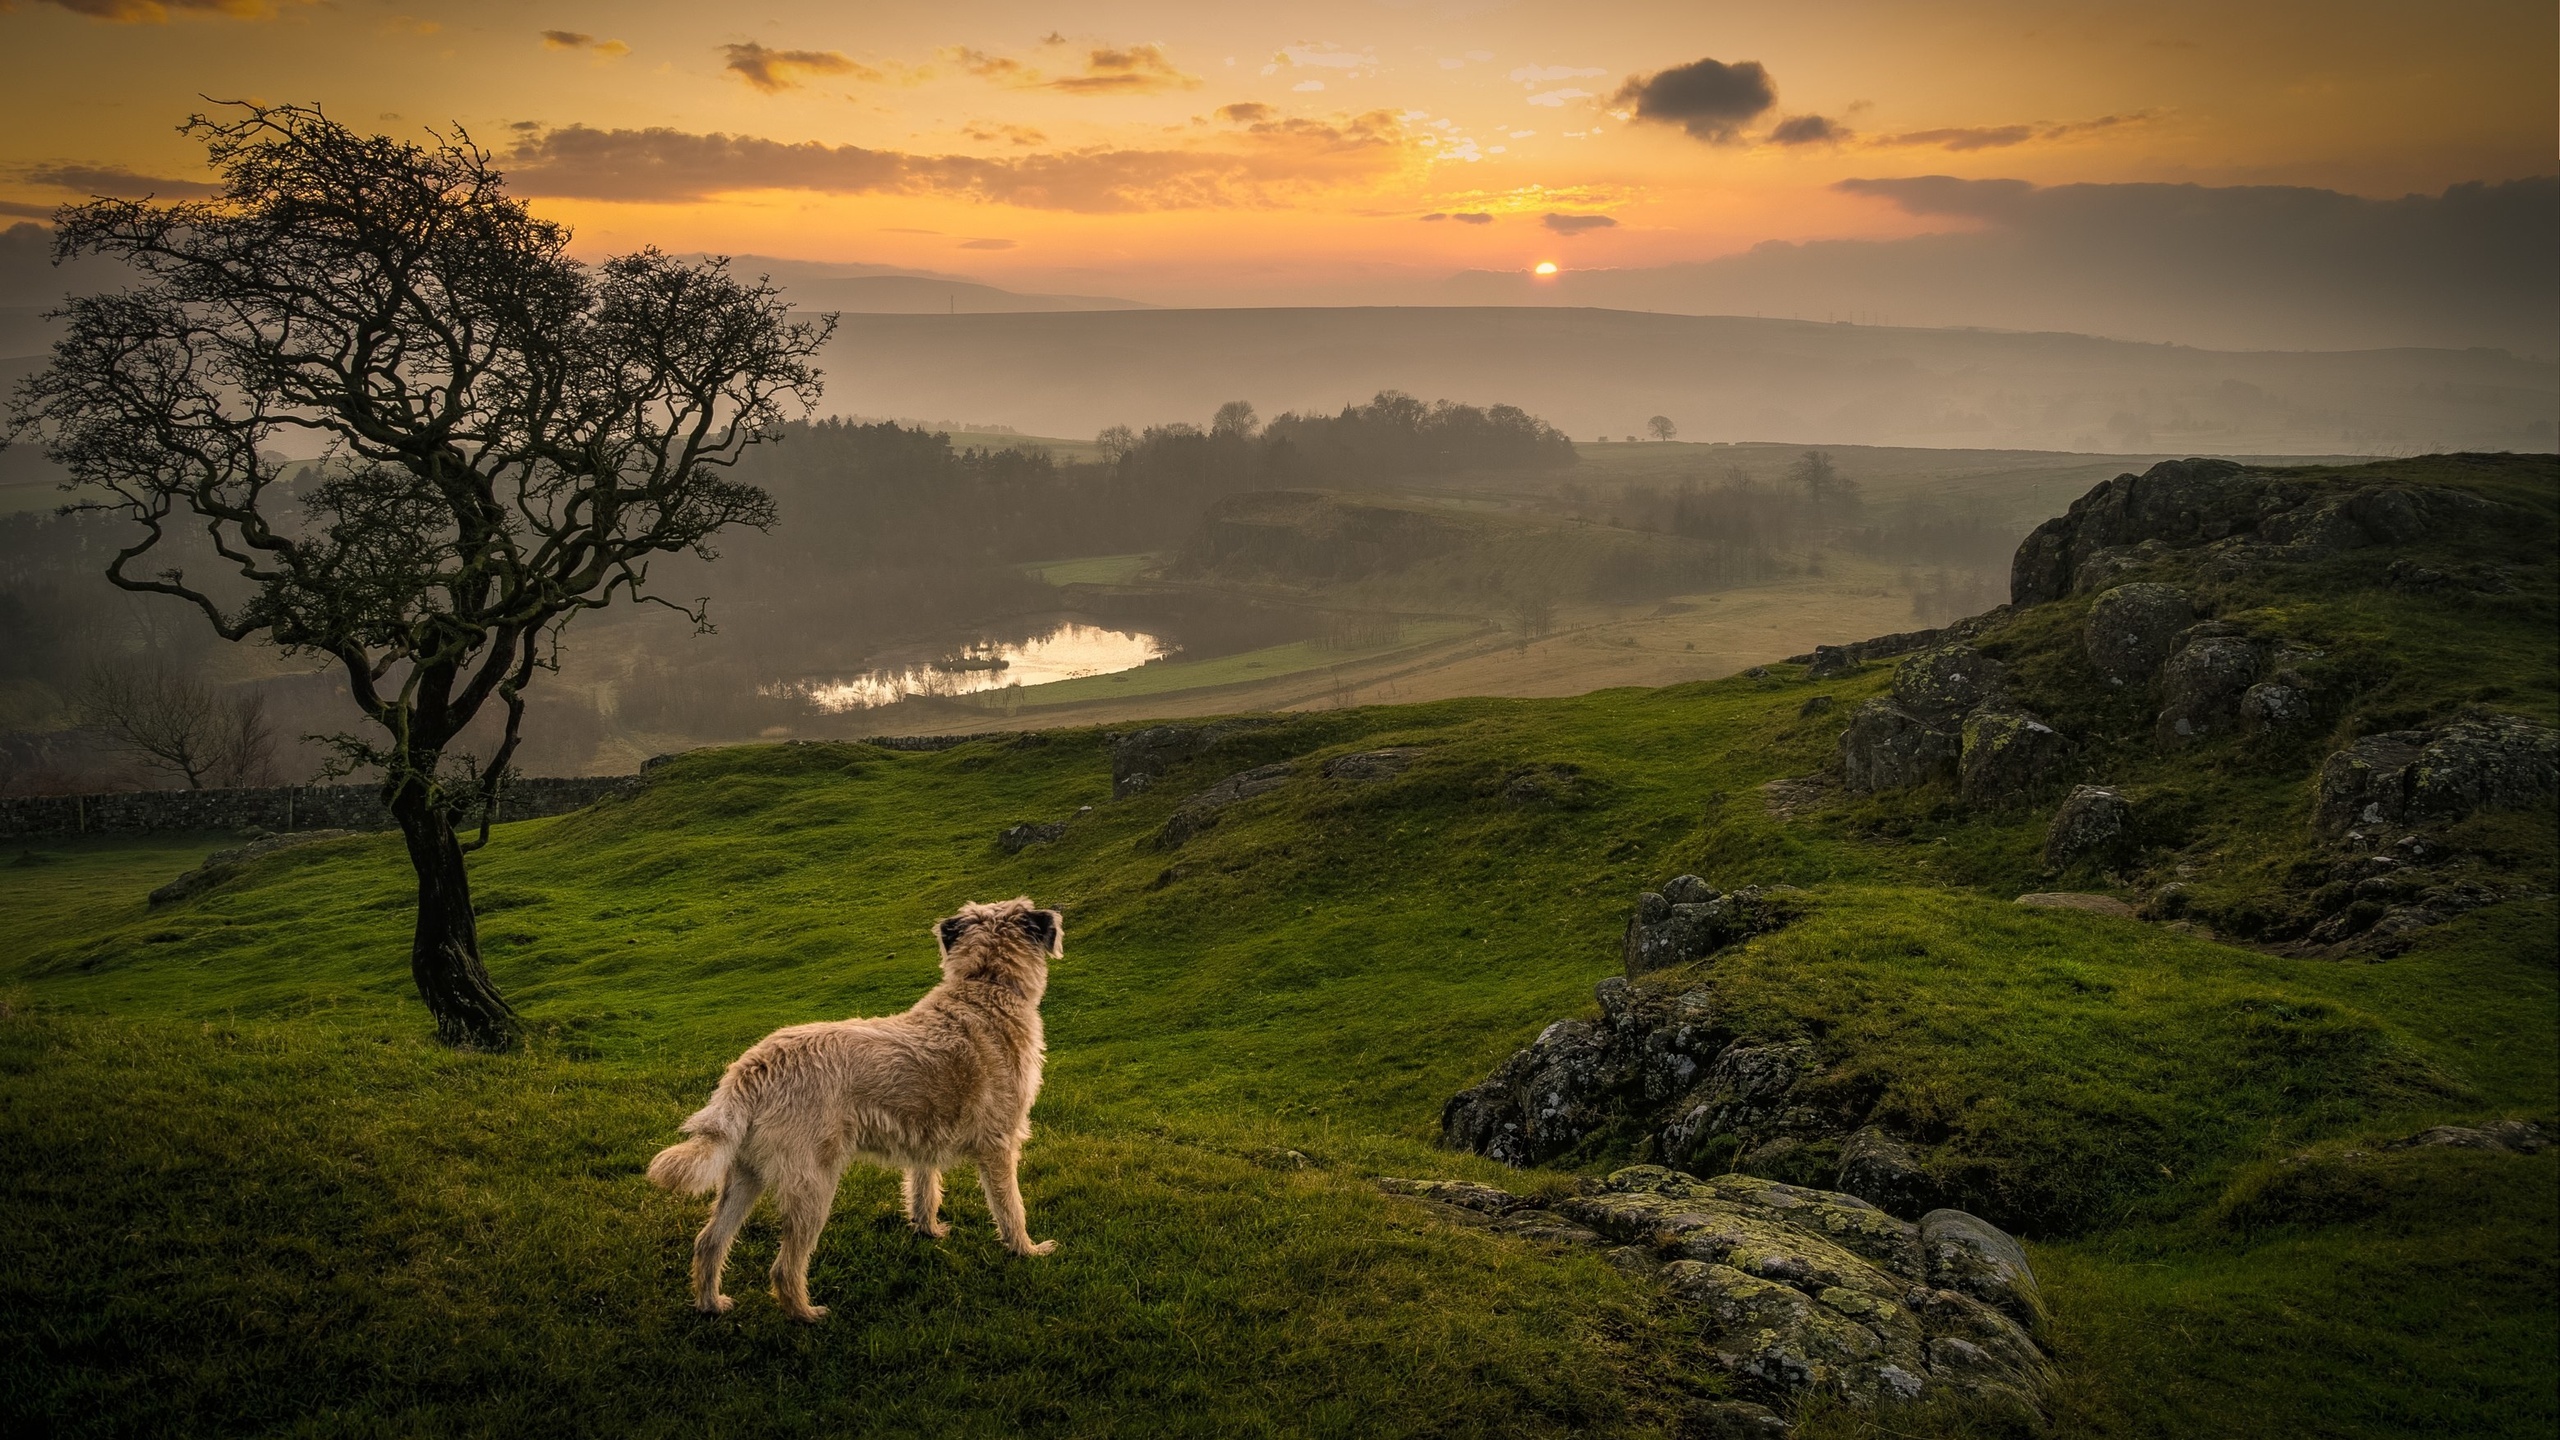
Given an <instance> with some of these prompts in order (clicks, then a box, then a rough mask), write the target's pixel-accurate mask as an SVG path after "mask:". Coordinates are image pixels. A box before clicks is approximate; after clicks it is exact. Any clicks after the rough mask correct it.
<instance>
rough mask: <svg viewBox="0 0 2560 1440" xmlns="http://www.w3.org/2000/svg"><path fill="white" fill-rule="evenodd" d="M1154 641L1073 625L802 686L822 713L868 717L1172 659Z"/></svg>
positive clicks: (1168, 649) (1166, 649)
mask: <svg viewBox="0 0 2560 1440" xmlns="http://www.w3.org/2000/svg"><path fill="white" fill-rule="evenodd" d="M1172 651H1173V647H1172V646H1170V645H1167V644H1166V643H1165V642H1164V641H1162V640H1159V639H1158V638H1156V637H1155V636H1153V635H1146V634H1139V633H1136V632H1132V631H1127V630H1106V629H1104V628H1103V627H1101V626H1099V625H1079V624H1075V623H1072V622H1070V623H1067V624H1063V625H1060V626H1058V627H1057V628H1056V629H1054V630H1051V631H1050V632H1048V633H1047V634H1045V635H1035V636H1033V637H1032V638H1030V639H1028V640H1019V641H1007V642H1003V643H988V644H980V645H971V646H969V647H967V648H966V649H964V650H962V651H961V652H960V653H959V654H958V655H957V656H954V657H953V658H951V659H948V660H936V661H931V662H928V663H926V664H922V665H911V666H907V667H905V668H903V669H897V670H871V671H866V672H865V673H863V674H860V675H856V676H853V677H851V678H849V679H844V680H824V681H812V682H806V683H804V684H802V685H800V686H798V687H795V688H797V689H799V690H800V691H801V693H803V694H805V695H807V696H808V697H809V699H810V700H811V701H813V702H815V703H816V704H817V705H818V707H819V708H820V709H824V710H867V709H870V708H871V707H873V706H875V705H895V704H897V703H898V702H899V701H901V700H904V699H907V698H909V697H910V696H916V695H972V694H976V693H977V692H979V691H982V690H1001V689H1003V688H1004V687H1006V686H1008V685H1045V684H1047V683H1049V682H1050V681H1052V680H1075V679H1079V678H1081V677H1083V676H1086V675H1108V674H1111V673H1112V672H1114V671H1117V670H1135V669H1136V668H1138V667H1139V666H1141V665H1144V664H1146V663H1147V662H1148V661H1150V660H1157V659H1162V658H1163V657H1164V656H1166V655H1168V654H1171V653H1172Z"/></svg>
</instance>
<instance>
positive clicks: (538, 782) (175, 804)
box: [0, 775, 641, 840]
mask: <svg viewBox="0 0 2560 1440" xmlns="http://www.w3.org/2000/svg"><path fill="white" fill-rule="evenodd" d="M640 784H641V780H640V777H639V776H637V775H597V776H578V777H572V778H566V779H526V780H518V781H515V782H514V783H513V784H510V785H509V786H508V787H507V792H506V795H505V796H504V797H503V798H502V799H501V800H500V801H499V805H498V818H499V819H501V820H530V819H533V818H535V817H537V816H542V815H562V814H566V813H568V812H569V811H571V810H577V809H582V808H584V807H586V806H588V805H592V804H594V803H595V802H596V801H598V800H601V799H603V798H604V797H606V796H608V795H627V794H630V793H631V792H633V791H635V790H638V789H639V788H640ZM468 823H469V824H473V825H477V824H479V823H480V817H479V814H478V812H477V811H476V810H475V811H474V812H473V813H472V814H471V815H470V816H469V817H468ZM390 828H391V814H390V812H389V811H387V810H385V809H383V808H382V793H381V791H380V790H378V789H376V788H375V787H373V786H371V785H270V786H261V787H258V788H255V789H241V790H134V791H128V792H124V793H119V794H107V795H22V796H10V797H6V798H0V839H5V840H32V839H38V838H46V837H53V836H66V835H148V834H152V833H155V832H163V831H177V830H232V831H238V830H271V831H275V832H277V833H279V834H282V833H285V832H288V831H294V830H388V829H390Z"/></svg>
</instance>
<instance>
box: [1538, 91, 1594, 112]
mask: <svg viewBox="0 0 2560 1440" xmlns="http://www.w3.org/2000/svg"><path fill="white" fill-rule="evenodd" d="M1590 98H1591V92H1590V91H1588V90H1576V89H1573V88H1572V87H1570V86H1568V87H1566V88H1565V89H1562V90H1549V91H1547V92H1546V93H1545V94H1542V95H1532V96H1530V97H1529V103H1530V104H1532V105H1544V106H1546V107H1547V108H1549V109H1551V110H1561V109H1563V108H1564V104H1565V102H1566V101H1568V100H1588V99H1590Z"/></svg>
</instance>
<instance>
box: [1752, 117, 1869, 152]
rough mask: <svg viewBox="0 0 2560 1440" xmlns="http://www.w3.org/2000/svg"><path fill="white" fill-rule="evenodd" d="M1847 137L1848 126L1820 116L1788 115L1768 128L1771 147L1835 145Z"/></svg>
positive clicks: (1848, 134) (1848, 132) (1848, 133)
mask: <svg viewBox="0 0 2560 1440" xmlns="http://www.w3.org/2000/svg"><path fill="white" fill-rule="evenodd" d="M1849 136H1850V130H1849V127H1848V126H1846V125H1843V124H1841V123H1840V122H1839V121H1837V120H1833V119H1830V118H1829V117H1827V116H1822V115H1790V116H1788V117H1787V118H1786V119H1784V120H1781V121H1779V122H1778V123H1777V124H1775V125H1773V126H1771V127H1769V143H1770V144H1772V145H1837V144H1839V143H1840V142H1841V141H1843V140H1846V139H1848V138H1849Z"/></svg>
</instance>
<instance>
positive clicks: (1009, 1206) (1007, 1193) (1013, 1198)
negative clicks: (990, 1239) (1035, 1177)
mask: <svg viewBox="0 0 2560 1440" xmlns="http://www.w3.org/2000/svg"><path fill="white" fill-rule="evenodd" d="M1021 1163H1022V1152H1021V1151H1020V1150H1018V1149H1007V1150H1004V1151H1001V1152H999V1153H997V1154H994V1155H988V1156H984V1157H982V1158H981V1159H980V1160H979V1161H978V1188H979V1189H981V1190H984V1191H986V1192H987V1210H988V1212H989V1213H990V1214H992V1215H994V1216H995V1218H996V1233H997V1234H998V1235H1000V1236H1002V1237H1003V1238H1004V1244H1005V1248H1006V1249H1008V1250H1011V1251H1012V1252H1013V1253H1014V1254H1016V1255H1046V1254H1048V1253H1049V1252H1050V1251H1052V1250H1055V1249H1057V1248H1058V1242H1057V1241H1055V1240H1043V1241H1041V1242H1040V1243H1039V1244H1037V1245H1034V1244H1032V1243H1031V1222H1030V1221H1029V1220H1027V1219H1025V1218H1024V1217H1023V1214H1022V1181H1021V1179H1020V1177H1019V1176H1018V1175H1016V1173H1015V1171H1016V1169H1017V1167H1019V1166H1020V1165H1021Z"/></svg>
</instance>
